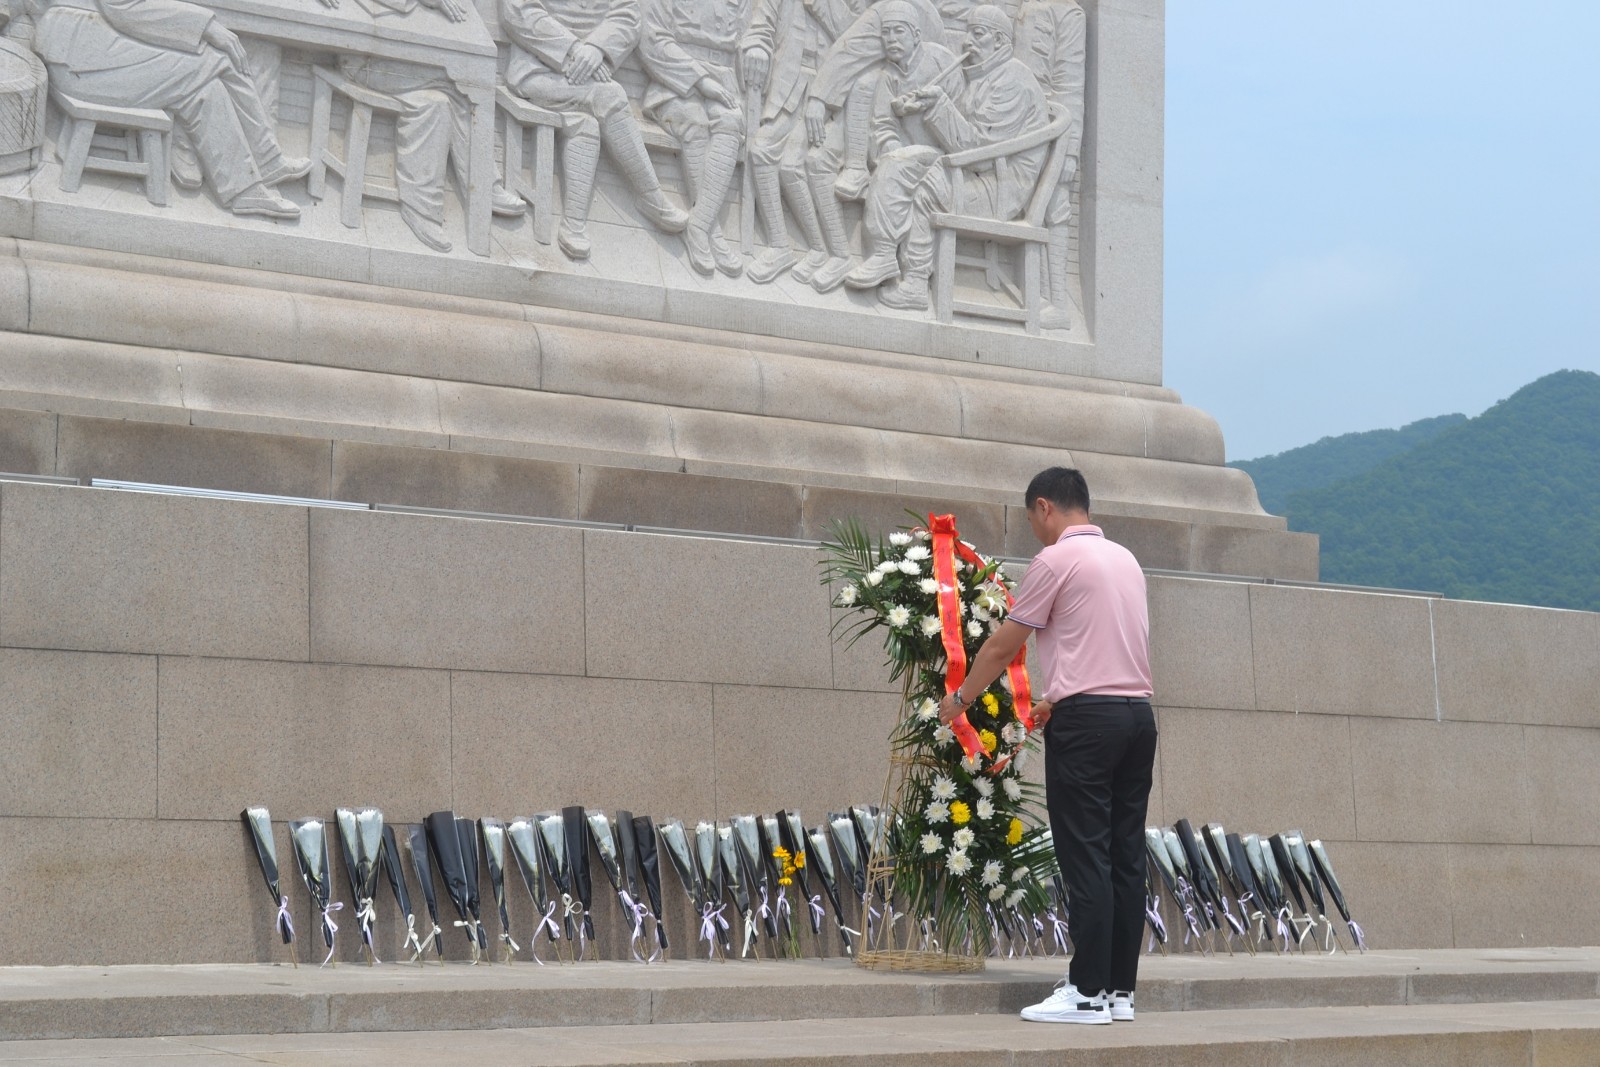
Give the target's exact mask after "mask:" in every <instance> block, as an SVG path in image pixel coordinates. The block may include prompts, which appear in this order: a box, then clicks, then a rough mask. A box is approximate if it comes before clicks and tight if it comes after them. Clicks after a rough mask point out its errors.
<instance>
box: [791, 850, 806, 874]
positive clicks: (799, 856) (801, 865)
mask: <svg viewBox="0 0 1600 1067" xmlns="http://www.w3.org/2000/svg"><path fill="white" fill-rule="evenodd" d="M794 865H795V869H796V870H801V871H803V870H805V869H806V852H805V849H801V850H800V851H799V852H796V853H795V854H794Z"/></svg>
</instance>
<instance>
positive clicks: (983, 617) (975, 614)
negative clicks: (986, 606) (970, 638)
mask: <svg viewBox="0 0 1600 1067" xmlns="http://www.w3.org/2000/svg"><path fill="white" fill-rule="evenodd" d="M992 618H994V616H993V615H990V614H989V613H988V612H987V611H984V610H983V609H982V608H981V607H979V606H978V605H977V604H973V605H972V619H973V621H974V622H988V621H989V620H990V619H992Z"/></svg>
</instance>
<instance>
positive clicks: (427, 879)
mask: <svg viewBox="0 0 1600 1067" xmlns="http://www.w3.org/2000/svg"><path fill="white" fill-rule="evenodd" d="M406 852H407V854H409V855H410V857H411V872H412V873H413V874H415V875H416V876H417V886H418V888H420V889H421V890H422V900H423V902H424V903H425V904H427V906H428V921H429V922H430V923H431V924H432V925H433V930H432V931H431V932H430V933H429V934H428V936H427V937H426V938H424V939H423V940H422V941H421V942H419V943H418V944H417V954H416V959H417V960H418V962H421V960H422V956H423V954H424V953H425V952H427V951H428V946H429V945H432V946H433V949H434V952H436V953H437V954H438V956H439V962H440V963H441V964H443V963H444V930H443V929H441V928H440V926H439V895H438V894H437V893H435V892H434V891H433V861H432V850H431V849H429V847H428V828H427V827H426V826H425V825H423V824H422V823H412V824H411V825H409V826H407V827H406Z"/></svg>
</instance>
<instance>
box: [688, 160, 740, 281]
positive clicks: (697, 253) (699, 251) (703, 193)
mask: <svg viewBox="0 0 1600 1067" xmlns="http://www.w3.org/2000/svg"><path fill="white" fill-rule="evenodd" d="M686 148H687V146H686ZM685 154H686V155H687V152H686V153H685ZM685 163H686V164H689V166H688V167H686V168H685V169H693V165H692V163H691V162H690V161H689V160H688V159H685ZM738 163H739V137H738V136H737V135H731V134H724V133H713V134H712V135H711V137H710V139H709V141H708V143H707V144H706V148H705V153H704V162H703V164H702V165H701V167H700V168H699V178H698V180H697V181H695V182H694V183H693V184H694V186H695V188H694V194H695V197H694V209H693V210H692V211H690V212H689V225H688V227H687V228H686V229H685V230H684V232H683V245H684V248H685V249H686V250H687V251H688V253H689V265H690V266H692V267H693V268H694V269H695V270H697V271H699V272H700V273H701V274H711V273H713V272H715V271H721V272H722V273H723V274H726V275H728V276H729V277H730V278H731V277H735V276H737V275H738V274H739V273H741V272H742V271H743V270H744V260H743V258H741V257H740V255H739V253H738V252H737V251H735V250H734V248H733V246H732V245H730V244H728V242H727V241H726V240H724V239H723V236H722V231H721V227H720V225H719V223H718V219H719V218H720V216H721V214H722V207H723V205H724V204H725V203H726V202H727V199H728V189H729V187H730V185H731V184H732V182H733V171H734V168H735V167H736V166H737V165H738Z"/></svg>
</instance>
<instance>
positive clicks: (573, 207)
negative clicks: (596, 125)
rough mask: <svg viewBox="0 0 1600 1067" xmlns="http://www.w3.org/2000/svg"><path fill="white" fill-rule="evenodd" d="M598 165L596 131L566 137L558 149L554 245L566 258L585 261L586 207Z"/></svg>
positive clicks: (588, 247) (587, 245)
mask: <svg viewBox="0 0 1600 1067" xmlns="http://www.w3.org/2000/svg"><path fill="white" fill-rule="evenodd" d="M599 164H600V135H599V130H598V129H584V128H583V127H582V126H580V127H579V129H578V131H577V132H575V133H573V134H572V135H571V136H569V137H568V138H567V143H566V144H565V145H563V146H562V149H561V225H560V226H559V227H557V229H556V243H557V244H558V245H560V246H561V251H562V252H565V253H566V255H567V257H568V258H569V259H588V258H589V252H590V251H591V249H592V248H593V245H592V244H591V243H590V241H589V232H588V227H589V206H590V204H591V203H592V202H593V201H594V173H595V168H596V167H598V166H599Z"/></svg>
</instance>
